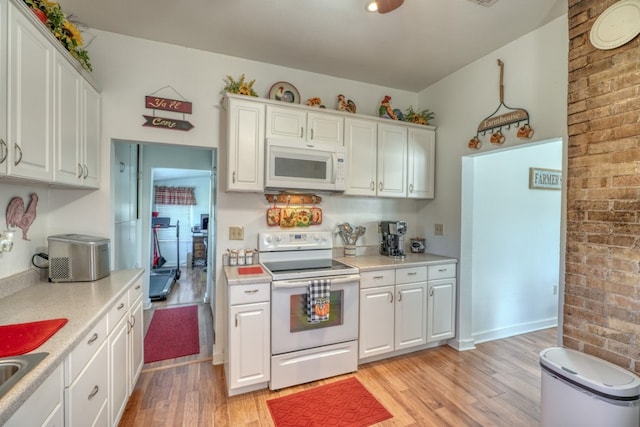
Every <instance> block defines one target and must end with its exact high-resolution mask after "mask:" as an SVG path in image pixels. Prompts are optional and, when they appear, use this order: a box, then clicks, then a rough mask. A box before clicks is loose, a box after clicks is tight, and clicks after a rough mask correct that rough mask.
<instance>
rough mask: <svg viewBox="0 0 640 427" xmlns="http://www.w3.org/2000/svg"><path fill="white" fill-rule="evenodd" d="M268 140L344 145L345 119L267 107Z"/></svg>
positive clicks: (292, 109)
mask: <svg viewBox="0 0 640 427" xmlns="http://www.w3.org/2000/svg"><path fill="white" fill-rule="evenodd" d="M266 137H267V138H290V139H297V140H299V141H301V142H322V143H332V144H339V145H343V144H344V118H343V117H341V116H338V115H332V114H327V113H325V112H318V113H316V112H313V111H306V110H302V109H294V108H287V107H278V106H275V105H267V128H266Z"/></svg>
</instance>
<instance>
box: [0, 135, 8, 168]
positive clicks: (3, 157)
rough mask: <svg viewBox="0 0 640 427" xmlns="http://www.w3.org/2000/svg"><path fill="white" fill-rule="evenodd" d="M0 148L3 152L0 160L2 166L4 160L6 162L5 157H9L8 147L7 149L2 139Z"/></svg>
mask: <svg viewBox="0 0 640 427" xmlns="http://www.w3.org/2000/svg"><path fill="white" fill-rule="evenodd" d="M0 148H1V149H2V151H3V152H4V155H3V156H2V158H1V159H0V164H2V163H4V161H5V160H7V156H8V155H9V147H7V143H6V142H5V141H4V139H0Z"/></svg>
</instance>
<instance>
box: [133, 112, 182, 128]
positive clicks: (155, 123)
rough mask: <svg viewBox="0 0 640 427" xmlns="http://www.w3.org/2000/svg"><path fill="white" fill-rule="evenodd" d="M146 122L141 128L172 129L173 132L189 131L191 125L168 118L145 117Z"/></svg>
mask: <svg viewBox="0 0 640 427" xmlns="http://www.w3.org/2000/svg"><path fill="white" fill-rule="evenodd" d="M142 117H144V118H145V119H146V122H144V123H143V124H142V126H148V127H154V128H163V129H173V130H191V129H192V128H193V125H192V124H191V123H189V122H188V121H186V120H177V119H170V118H168V117H156V116H145V115H144V114H143V115H142Z"/></svg>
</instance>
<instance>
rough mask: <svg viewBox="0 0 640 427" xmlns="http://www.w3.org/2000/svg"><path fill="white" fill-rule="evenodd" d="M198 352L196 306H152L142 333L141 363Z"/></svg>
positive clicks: (198, 336)
mask: <svg viewBox="0 0 640 427" xmlns="http://www.w3.org/2000/svg"><path fill="white" fill-rule="evenodd" d="M198 353H200V333H199V330H198V306H197V305H189V306H186V307H176V308H166V309H163V310H156V311H155V312H154V313H153V317H152V318H151V324H150V325H149V330H148V331H147V335H145V337H144V363H151V362H157V361H159V360H166V359H175V358H176V357H182V356H188V355H190V354H198Z"/></svg>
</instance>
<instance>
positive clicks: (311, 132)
mask: <svg viewBox="0 0 640 427" xmlns="http://www.w3.org/2000/svg"><path fill="white" fill-rule="evenodd" d="M311 139H313V128H311Z"/></svg>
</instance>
